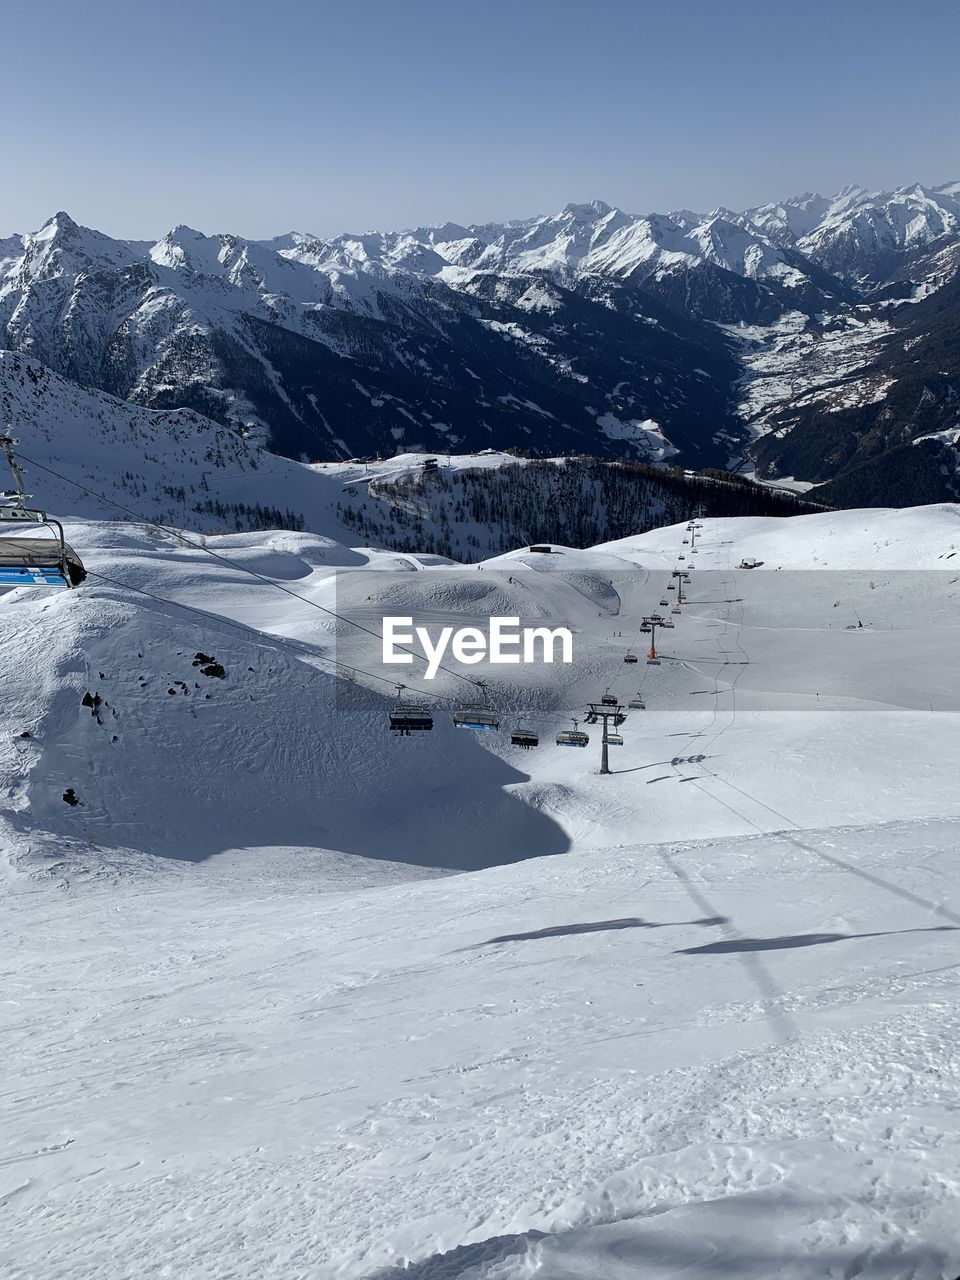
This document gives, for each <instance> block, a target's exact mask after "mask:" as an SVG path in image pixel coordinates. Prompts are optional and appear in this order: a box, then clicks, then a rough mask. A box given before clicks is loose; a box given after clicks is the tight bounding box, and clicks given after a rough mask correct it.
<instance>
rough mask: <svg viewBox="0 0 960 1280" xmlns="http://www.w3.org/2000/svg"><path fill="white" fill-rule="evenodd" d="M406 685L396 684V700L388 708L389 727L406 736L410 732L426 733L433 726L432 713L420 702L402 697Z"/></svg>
mask: <svg viewBox="0 0 960 1280" xmlns="http://www.w3.org/2000/svg"><path fill="white" fill-rule="evenodd" d="M405 689H406V685H402V684H398V685H397V701H396V704H395V705H394V706H392V707H391V708H390V728H391V729H392V730H393V731H394V732H395V733H399V734H400V736H401V737H404V738H408V737H409V736H410V734H411V733H426V732H427V731H428V730H430V729H432V728H433V713H432V712H431V710H430V708H429V707H428V706H426V705H425V704H424V703H422V702H414V701H413V700H411V699H409V698H404V696H403V694H404V690H405Z"/></svg>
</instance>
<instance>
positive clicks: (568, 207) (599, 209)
mask: <svg viewBox="0 0 960 1280" xmlns="http://www.w3.org/2000/svg"><path fill="white" fill-rule="evenodd" d="M560 213H561V215H564V214H566V215H567V216H568V217H572V218H583V219H588V220H590V221H592V220H593V219H594V218H603V217H606V215H607V214H608V213H613V205H609V204H607V202H606V200H591V201H590V202H589V203H588V204H574V203H570V204H565V205H564V206H563V208H562V209H561V210H560Z"/></svg>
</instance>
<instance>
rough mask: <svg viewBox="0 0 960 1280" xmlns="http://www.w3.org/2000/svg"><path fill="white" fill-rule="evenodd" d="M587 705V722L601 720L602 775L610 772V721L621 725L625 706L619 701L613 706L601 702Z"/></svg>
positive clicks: (624, 716) (624, 714) (625, 716)
mask: <svg viewBox="0 0 960 1280" xmlns="http://www.w3.org/2000/svg"><path fill="white" fill-rule="evenodd" d="M589 705H590V711H589V713H588V715H587V721H588V723H593V724H596V722H597V721H598V720H602V721H603V736H602V737H601V739H600V773H601V775H602V774H605V773H610V759H609V747H610V740H609V737H608V735H609V731H610V721H611V720H612V721H613V723H614V725H615V726H616V725H621V724H623V722H624V720H626V718H627V713H626V708H625V707H623V706H621V705H620V704H619V703H618V704H617V706H615V707H608V706H604V704H603V703H601V702H591V703H590V704H589Z"/></svg>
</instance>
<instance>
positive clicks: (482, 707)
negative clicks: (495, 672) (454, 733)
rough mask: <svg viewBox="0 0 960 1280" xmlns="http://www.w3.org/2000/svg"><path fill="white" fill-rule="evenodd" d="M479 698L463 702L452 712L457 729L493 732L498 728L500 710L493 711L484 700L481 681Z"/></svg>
mask: <svg viewBox="0 0 960 1280" xmlns="http://www.w3.org/2000/svg"><path fill="white" fill-rule="evenodd" d="M477 684H478V685H479V687H480V693H481V699H480V700H478V701H476V702H464V703H461V705H460V706H459V707H457V709H456V711H454V713H453V723H454V725H455V726H456V727H457V728H458V729H473V730H474V731H475V732H479V733H483V732H491V733H495V732H496V731H497V730H498V729H499V728H500V712H499V711H495V710H494V709H493V707H491V706H490V704H489V702H487V700H486V689H485V687H484V685H483V683H482V682H481V681H479V680H478V681H477Z"/></svg>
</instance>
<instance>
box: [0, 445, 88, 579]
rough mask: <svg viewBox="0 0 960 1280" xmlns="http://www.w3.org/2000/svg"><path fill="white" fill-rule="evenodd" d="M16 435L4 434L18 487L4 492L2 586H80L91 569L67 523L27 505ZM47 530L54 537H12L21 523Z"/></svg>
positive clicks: (0, 510)
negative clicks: (65, 526)
mask: <svg viewBox="0 0 960 1280" xmlns="http://www.w3.org/2000/svg"><path fill="white" fill-rule="evenodd" d="M19 443H20V441H19V440H17V439H16V438H15V437H14V436H0V447H2V448H3V451H4V453H5V454H6V457H7V464H8V466H9V467H10V471H11V474H12V475H13V479H14V483H15V485H16V487H15V488H14V489H9V490H7V491H6V492H4V493H0V586H4V587H24V586H26V587H30V586H40V587H78V586H79V585H80V583H81V582H83V580H84V578H85V577H86V576H87V572H86V570H85V569H84V567H83V564H82V562H81V560H80V557H79V556H78V555H77V553H76V552H75V551H74V549H73V548H72V547H71V546H70V545H69V544H68V543H67V541H66V539H65V538H64V534H63V525H62V524H61V523H60V521H59V520H54V519H52V518H51V517H50V516H48V515H46V514H45V513H44V512H42V511H36V510H34V509H32V508H30V507H28V506H27V498H28V496H29V495H28V494H25V493H24V491H23V469H22V468H21V467H20V465H19V464H18V463H17V461H16V459H15V458H14V456H13V446H14V445H15V444H19ZM30 525H32V526H33V527H34V529H35V530H37V531H39V530H47V531H48V532H49V533H52V534H53V538H52V539H50V538H44V537H37V536H28V537H25V538H20V537H8V536H7V531H8V529H9V531H10V532H11V533H12V532H13V530H14V529H15V528H16V527H17V526H21V527H23V526H30Z"/></svg>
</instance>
